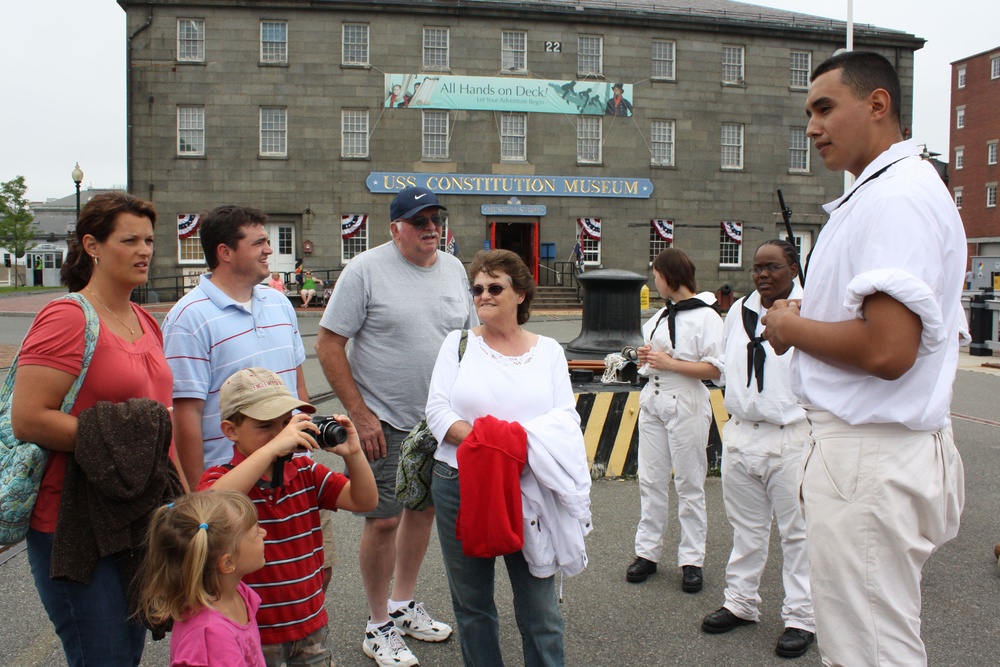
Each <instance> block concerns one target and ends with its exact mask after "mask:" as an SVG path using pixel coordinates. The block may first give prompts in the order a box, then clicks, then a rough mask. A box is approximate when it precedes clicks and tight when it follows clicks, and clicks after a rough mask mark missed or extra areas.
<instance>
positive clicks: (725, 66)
mask: <svg viewBox="0 0 1000 667" xmlns="http://www.w3.org/2000/svg"><path fill="white" fill-rule="evenodd" d="M722 83H743V47H742V46H723V47H722Z"/></svg>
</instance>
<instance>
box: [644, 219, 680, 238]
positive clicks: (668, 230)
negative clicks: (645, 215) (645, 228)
mask: <svg viewBox="0 0 1000 667" xmlns="http://www.w3.org/2000/svg"><path fill="white" fill-rule="evenodd" d="M649 222H650V224H652V225H653V229H655V230H656V234H657V236H659V237H660V238H661V239H663V240H664V241H666V242H667V243H673V242H674V221H673V220H660V219H654V220H650V221H649Z"/></svg>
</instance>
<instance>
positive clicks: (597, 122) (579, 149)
mask: <svg viewBox="0 0 1000 667" xmlns="http://www.w3.org/2000/svg"><path fill="white" fill-rule="evenodd" d="M601 120H602V119H601V118H600V117H599V116H598V117H594V116H580V118H579V119H578V120H577V124H576V161H577V162H581V163H584V164H600V162H601Z"/></svg>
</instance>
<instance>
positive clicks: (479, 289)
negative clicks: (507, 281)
mask: <svg viewBox="0 0 1000 667" xmlns="http://www.w3.org/2000/svg"><path fill="white" fill-rule="evenodd" d="M505 289H507V286H506V285H501V284H500V283H493V284H492V285H490V286H489V287H483V286H482V285H473V286H472V289H470V290H469V291H470V292H472V296H482V295H483V292H489V293H490V296H500V295H501V294H503V291H504V290H505Z"/></svg>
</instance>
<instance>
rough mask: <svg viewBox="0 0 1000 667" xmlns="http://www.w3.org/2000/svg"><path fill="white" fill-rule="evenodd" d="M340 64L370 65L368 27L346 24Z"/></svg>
mask: <svg viewBox="0 0 1000 667" xmlns="http://www.w3.org/2000/svg"><path fill="white" fill-rule="evenodd" d="M340 62H341V63H342V64H344V65H367V64H368V26H367V25H358V24H354V23H345V24H344V42H343V46H342V52H341V60H340Z"/></svg>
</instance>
